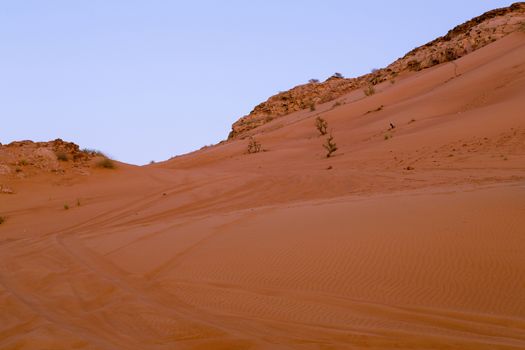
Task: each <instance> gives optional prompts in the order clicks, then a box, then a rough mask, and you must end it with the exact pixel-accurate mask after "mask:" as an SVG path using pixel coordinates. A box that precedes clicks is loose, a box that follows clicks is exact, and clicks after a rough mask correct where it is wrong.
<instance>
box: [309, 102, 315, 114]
mask: <svg viewBox="0 0 525 350" xmlns="http://www.w3.org/2000/svg"><path fill="white" fill-rule="evenodd" d="M315 110H316V107H315V103H312V104H311V105H310V112H314V111H315Z"/></svg>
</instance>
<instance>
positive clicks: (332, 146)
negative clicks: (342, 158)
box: [323, 134, 337, 158]
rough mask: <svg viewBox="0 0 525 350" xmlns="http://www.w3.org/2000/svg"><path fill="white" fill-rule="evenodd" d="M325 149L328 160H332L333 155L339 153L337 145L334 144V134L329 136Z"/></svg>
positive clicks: (324, 145)
mask: <svg viewBox="0 0 525 350" xmlns="http://www.w3.org/2000/svg"><path fill="white" fill-rule="evenodd" d="M323 147H324V148H325V149H326V158H330V156H332V153H334V152H335V151H337V144H336V143H335V142H334V137H333V136H332V134H330V136H328V138H327V139H326V141H325V143H324V144H323Z"/></svg>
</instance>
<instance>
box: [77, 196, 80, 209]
mask: <svg viewBox="0 0 525 350" xmlns="http://www.w3.org/2000/svg"><path fill="white" fill-rule="evenodd" d="M77 207H80V199H79V198H77Z"/></svg>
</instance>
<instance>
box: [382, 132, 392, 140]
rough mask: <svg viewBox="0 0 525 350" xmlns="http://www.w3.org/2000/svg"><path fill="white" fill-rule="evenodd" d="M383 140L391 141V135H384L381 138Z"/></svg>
mask: <svg viewBox="0 0 525 350" xmlns="http://www.w3.org/2000/svg"><path fill="white" fill-rule="evenodd" d="M383 138H384V139H385V140H388V139H391V138H392V134H388V133H387V134H385V136H384V137H383Z"/></svg>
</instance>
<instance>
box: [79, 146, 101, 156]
mask: <svg viewBox="0 0 525 350" xmlns="http://www.w3.org/2000/svg"><path fill="white" fill-rule="evenodd" d="M81 152H84V153H87V154H89V155H92V156H100V157H106V155H105V154H104V153H102V152H101V151H99V150H98V149H92V148H83V149H82V150H81Z"/></svg>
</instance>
